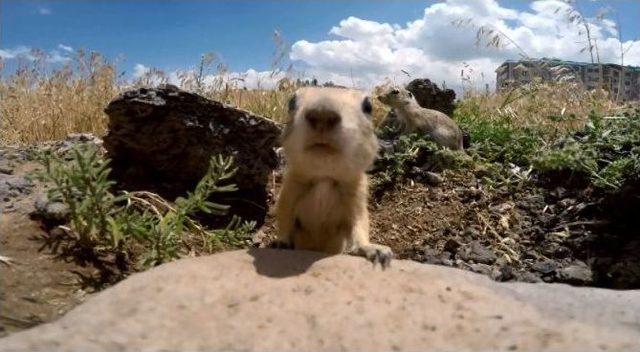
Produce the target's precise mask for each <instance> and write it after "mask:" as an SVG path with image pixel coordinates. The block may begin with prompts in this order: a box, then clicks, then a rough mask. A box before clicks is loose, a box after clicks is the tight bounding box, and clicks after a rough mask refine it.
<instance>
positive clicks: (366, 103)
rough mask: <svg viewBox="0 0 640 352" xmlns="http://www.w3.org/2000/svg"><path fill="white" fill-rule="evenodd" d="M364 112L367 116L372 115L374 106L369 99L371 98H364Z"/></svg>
mask: <svg viewBox="0 0 640 352" xmlns="http://www.w3.org/2000/svg"><path fill="white" fill-rule="evenodd" d="M362 111H363V112H364V113H365V114H367V115H371V112H372V111H373V106H372V105H371V100H370V99H369V97H366V98H364V100H363V101H362Z"/></svg>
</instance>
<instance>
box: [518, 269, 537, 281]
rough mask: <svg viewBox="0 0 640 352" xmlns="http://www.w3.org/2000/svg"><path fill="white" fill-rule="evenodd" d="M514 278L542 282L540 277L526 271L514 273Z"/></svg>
mask: <svg viewBox="0 0 640 352" xmlns="http://www.w3.org/2000/svg"><path fill="white" fill-rule="evenodd" d="M515 278H516V280H517V281H522V282H530V283H537V282H542V279H540V277H538V276H537V275H535V274H534V273H531V272H528V271H522V272H517V273H515Z"/></svg>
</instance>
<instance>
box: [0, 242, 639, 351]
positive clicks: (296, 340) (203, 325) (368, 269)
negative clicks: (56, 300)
mask: <svg viewBox="0 0 640 352" xmlns="http://www.w3.org/2000/svg"><path fill="white" fill-rule="evenodd" d="M638 349H640V292H637V291H635V292H634V291H626V292H624V291H609V290H603V289H595V288H575V287H570V286H567V285H560V284H554V285H548V284H523V283H518V284H514V283H496V282H493V281H490V280H489V279H488V278H486V277H484V276H480V275H477V274H473V273H469V272H466V271H462V270H457V269H451V268H445V267H439V266H431V265H424V264H419V263H415V262H410V261H395V262H393V263H392V267H391V268H390V269H389V270H386V271H381V270H380V268H379V267H378V268H372V266H371V265H370V263H368V262H366V261H365V260H364V259H361V258H356V257H349V256H334V257H326V256H323V255H320V254H316V253H311V252H294V251H277V250H251V251H249V252H246V251H236V252H228V253H224V254H218V255H213V256H209V257H200V258H194V259H188V260H182V261H178V262H174V263H171V264H167V265H163V266H160V267H158V268H156V269H153V270H150V271H148V272H145V273H141V274H137V275H134V276H132V277H131V278H129V279H127V280H125V281H124V282H122V283H120V284H118V285H116V286H115V287H112V288H110V289H107V290H105V291H104V292H102V293H100V294H98V295H97V296H95V297H93V298H92V299H90V300H89V301H88V302H87V303H85V304H84V305H81V306H79V307H78V308H76V309H74V310H73V311H71V312H70V313H68V314H67V315H66V316H65V317H63V318H62V319H60V320H59V321H56V322H54V323H51V324H46V325H42V326H39V327H36V328H34V329H32V330H29V331H25V332H21V333H17V334H15V335H11V336H9V337H8V338H5V339H3V340H0V351H142V350H144V351H158V350H163V351H176V350H180V351H184V350H189V351H196V350H201V351H221V350H222V351H227V350H248V351H250V350H260V351H343V350H349V351H392V350H406V351H442V350H448V351H461V350H474V351H478V350H481V351H496V350H518V351H522V350H527V351H543V350H553V351H594V350H607V351H616V350H628V351H630V350H638Z"/></svg>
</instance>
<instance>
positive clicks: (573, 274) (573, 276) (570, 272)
mask: <svg viewBox="0 0 640 352" xmlns="http://www.w3.org/2000/svg"><path fill="white" fill-rule="evenodd" d="M558 281H561V282H566V283H569V284H573V285H588V284H590V283H592V282H593V273H592V272H591V269H590V268H589V267H588V266H587V265H586V264H585V263H583V262H580V261H576V262H575V263H574V264H572V265H570V266H568V267H565V268H562V269H560V270H559V271H558Z"/></svg>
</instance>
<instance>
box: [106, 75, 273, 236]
mask: <svg viewBox="0 0 640 352" xmlns="http://www.w3.org/2000/svg"><path fill="white" fill-rule="evenodd" d="M105 112H106V113H107V115H109V126H108V127H109V133H108V134H107V136H106V137H105V138H104V146H105V148H106V150H107V152H108V155H109V157H110V158H111V159H112V168H113V175H114V177H115V178H116V180H117V181H119V186H120V187H121V188H125V189H147V190H153V191H156V192H158V193H160V194H161V195H163V196H164V197H167V198H175V197H177V196H181V195H184V194H185V193H186V192H187V191H190V190H192V189H193V187H194V186H195V184H196V183H197V182H198V181H199V180H200V179H201V178H202V176H203V175H204V174H205V172H206V171H207V168H208V166H209V160H210V159H211V157H212V156H215V155H218V154H222V155H224V156H233V157H234V158H235V165H236V166H237V167H238V172H237V174H236V175H235V177H234V178H233V179H232V180H230V182H233V183H235V184H236V185H237V186H238V188H239V191H238V192H237V193H234V194H233V195H229V196H228V197H224V198H223V197H222V196H221V195H216V197H217V198H216V200H217V201H220V202H223V203H224V202H225V201H226V204H231V209H230V213H232V214H237V215H240V216H242V217H244V218H245V219H254V220H257V221H258V222H259V223H262V222H263V221H264V217H265V215H266V211H267V208H268V207H267V190H266V185H267V183H268V180H269V176H270V174H271V171H272V170H273V169H274V168H275V167H277V166H278V158H277V156H276V153H275V151H274V147H276V145H277V143H278V140H279V136H280V128H279V126H278V125H277V124H276V123H275V122H273V121H271V120H269V119H266V118H264V117H262V116H258V115H255V114H252V113H251V112H249V111H245V110H242V109H237V108H234V107H232V106H229V105H226V104H223V103H220V102H217V101H213V100H209V99H206V98H204V97H201V96H199V95H197V94H193V93H189V92H185V91H182V90H180V89H178V88H177V87H175V86H172V85H161V86H160V87H159V88H140V89H136V90H131V91H127V92H125V93H123V94H121V95H120V96H118V97H117V98H115V99H114V100H113V101H111V103H109V105H108V106H107V107H106V109H105Z"/></svg>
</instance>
